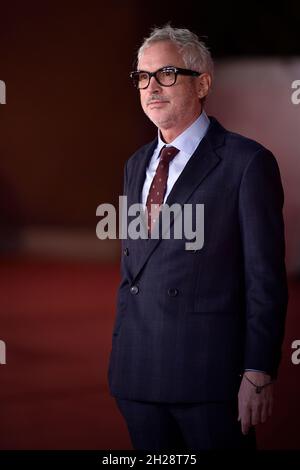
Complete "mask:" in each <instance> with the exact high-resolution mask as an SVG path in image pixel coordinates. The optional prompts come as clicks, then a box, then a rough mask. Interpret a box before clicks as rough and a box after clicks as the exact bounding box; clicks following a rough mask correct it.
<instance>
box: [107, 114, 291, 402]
mask: <svg viewBox="0 0 300 470" xmlns="http://www.w3.org/2000/svg"><path fill="white" fill-rule="evenodd" d="M210 120H211V123H210V126H209V129H208V132H207V134H206V136H205V137H204V138H203V140H202V141H201V142H200V144H199V146H198V148H197V149H196V151H195V152H194V154H193V155H192V157H191V158H190V160H189V161H188V163H187V165H186V166H185V168H184V170H183V172H182V174H181V175H180V176H179V178H178V180H177V181H176V183H175V185H174V187H173V189H172V191H171V192H170V194H169V196H168V198H167V201H166V203H168V204H169V205H171V204H173V203H179V204H181V205H183V204H192V205H193V207H195V205H196V204H204V219H205V224H204V246H203V247H202V248H201V249H199V250H196V251H188V250H186V249H185V243H186V241H187V240H186V239H184V238H183V239H182V240H178V239H172V238H171V239H170V240H168V239H158V240H153V239H150V240H147V241H146V240H141V239H137V240H131V239H127V240H123V241H122V265H121V272H122V280H121V284H120V287H119V290H118V298H117V313H116V319H115V325H114V331H113V338H112V351H111V355H110V363H109V372H108V379H109V387H110V391H111V394H112V395H113V396H116V397H120V398H125V399H131V400H142V401H155V402H169V403H175V402H200V401H214V400H231V399H234V398H236V395H237V392H238V387H239V384H240V373H241V372H242V371H243V370H244V369H258V370H262V371H266V372H268V373H269V374H271V375H272V376H273V377H276V374H277V370H278V365H279V362H280V357H281V345H282V341H283V335H284V321H285V314H286V307H287V297H288V296H287V282H286V271H285V262H284V256H285V255H284V253H285V247H284V225H283V218H282V206H283V190H282V185H281V179H280V173H279V169H278V166H277V163H276V160H275V158H274V156H273V155H272V153H271V152H270V151H269V150H267V149H266V148H264V147H263V146H262V145H260V144H258V143H257V142H255V141H253V140H250V139H247V138H245V137H243V136H241V135H238V134H235V133H232V132H228V131H227V130H225V129H224V128H223V127H222V126H221V125H220V124H219V123H218V121H217V120H216V119H214V118H212V117H211V118H210ZM156 144H157V140H154V141H153V142H151V143H150V144H148V145H145V146H144V147H142V148H141V149H139V150H138V151H137V152H136V153H135V154H134V155H133V156H132V157H131V158H130V159H129V160H128V161H127V163H126V165H125V180H124V194H125V195H126V196H127V198H128V206H129V205H131V204H133V203H138V202H140V201H141V191H142V187H143V183H144V180H145V171H146V167H147V164H148V162H149V160H150V158H151V156H152V153H153V151H154V149H155V147H156Z"/></svg>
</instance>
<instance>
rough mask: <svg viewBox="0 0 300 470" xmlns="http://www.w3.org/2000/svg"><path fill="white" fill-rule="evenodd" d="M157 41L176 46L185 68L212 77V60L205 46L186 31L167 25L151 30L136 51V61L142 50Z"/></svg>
mask: <svg viewBox="0 0 300 470" xmlns="http://www.w3.org/2000/svg"><path fill="white" fill-rule="evenodd" d="M159 41H172V42H173V43H175V44H176V45H177V46H178V49H179V52H180V53H181V54H182V59H183V61H184V63H185V66H186V67H187V68H189V69H191V70H195V71H196V72H201V73H203V72H207V73H209V74H210V75H211V76H213V68H214V66H213V60H212V57H211V54H210V51H209V49H208V47H207V46H206V44H205V43H204V42H203V41H201V40H200V39H199V38H198V36H197V35H196V34H194V33H192V32H191V31H190V30H188V29H183V28H173V27H172V26H170V25H169V24H167V25H166V26H163V27H161V28H157V27H155V28H153V29H152V31H151V34H150V36H148V37H147V38H145V39H144V42H143V44H142V45H141V47H140V48H139V50H138V54H137V58H138V61H139V60H140V58H141V55H142V54H143V52H144V50H145V49H146V48H147V47H149V46H150V45H151V44H153V43H155V42H159Z"/></svg>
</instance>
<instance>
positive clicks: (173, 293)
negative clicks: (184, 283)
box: [168, 287, 178, 297]
mask: <svg viewBox="0 0 300 470" xmlns="http://www.w3.org/2000/svg"><path fill="white" fill-rule="evenodd" d="M177 294H178V289H173V288H171V287H170V289H168V295H169V296H170V297H176V295H177Z"/></svg>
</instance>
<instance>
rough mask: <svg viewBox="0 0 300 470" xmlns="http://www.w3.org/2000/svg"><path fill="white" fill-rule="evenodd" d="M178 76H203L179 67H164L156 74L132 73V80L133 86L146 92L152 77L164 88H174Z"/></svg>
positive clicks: (141, 71) (142, 71)
mask: <svg viewBox="0 0 300 470" xmlns="http://www.w3.org/2000/svg"><path fill="white" fill-rule="evenodd" d="M177 75H189V76H191V77H199V76H200V75H201V74H200V73H199V72H195V71H194V70H189V69H181V68H179V67H172V66H169V65H168V66H167V67H162V68H161V69H158V70H156V72H145V71H144V70H135V71H134V72H131V74H130V78H131V79H132V81H133V84H134V86H135V87H136V88H138V89H139V90H144V89H145V88H147V87H148V86H149V83H150V79H151V77H155V80H156V81H157V82H158V83H159V84H160V85H162V86H172V85H174V84H175V83H176V80H177Z"/></svg>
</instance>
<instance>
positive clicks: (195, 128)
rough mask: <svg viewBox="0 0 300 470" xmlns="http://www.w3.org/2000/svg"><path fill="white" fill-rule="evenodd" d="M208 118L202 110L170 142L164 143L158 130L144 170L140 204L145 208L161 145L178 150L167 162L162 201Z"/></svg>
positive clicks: (196, 143) (202, 132) (188, 157)
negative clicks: (152, 150) (156, 141)
mask: <svg viewBox="0 0 300 470" xmlns="http://www.w3.org/2000/svg"><path fill="white" fill-rule="evenodd" d="M209 123H210V121H209V119H208V117H207V115H206V113H205V112H204V111H202V113H201V114H200V116H199V117H198V118H197V119H196V120H195V121H194V122H193V124H191V125H190V126H189V127H188V128H187V129H185V131H183V132H182V133H181V134H180V135H178V136H177V137H176V139H174V140H173V141H172V142H170V143H169V144H166V143H165V142H164V141H163V140H162V138H161V135H160V132H159V131H158V143H157V146H156V148H155V150H154V152H153V155H152V157H151V159H150V162H149V165H148V167H147V170H146V178H145V182H144V186H143V190H142V204H143V207H144V209H145V206H146V202H147V197H148V194H149V189H150V186H151V183H152V180H153V178H154V175H155V172H156V168H157V167H158V163H159V158H158V157H159V154H160V151H161V149H162V147H163V146H165V145H166V146H167V147H169V146H172V147H176V148H177V149H178V150H179V152H178V153H177V155H175V157H174V158H173V160H172V161H171V162H170V164H169V175H168V180H167V190H166V193H165V197H164V203H165V202H166V199H167V197H168V195H169V194H170V192H171V190H172V188H173V186H174V184H175V182H176V180H177V179H178V177H179V176H180V174H181V172H182V171H183V169H184V167H185V165H186V164H187V162H188V161H189V159H190V158H191V156H192V155H193V153H194V152H195V150H196V148H197V147H198V145H199V144H200V142H201V140H202V139H203V137H204V136H205V134H206V132H207V129H208V127H209Z"/></svg>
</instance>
